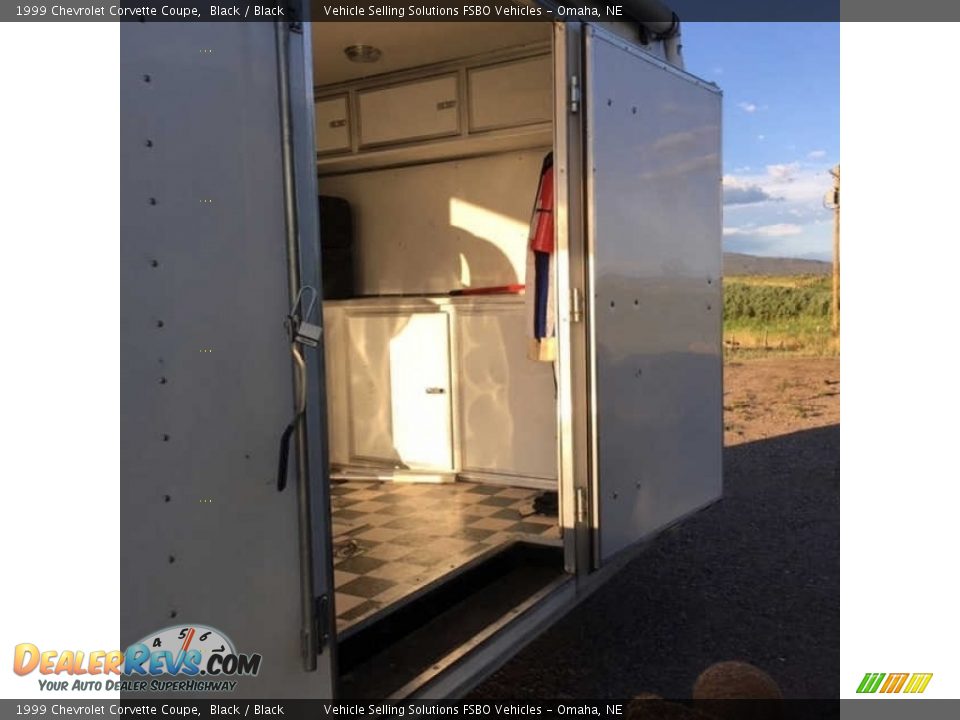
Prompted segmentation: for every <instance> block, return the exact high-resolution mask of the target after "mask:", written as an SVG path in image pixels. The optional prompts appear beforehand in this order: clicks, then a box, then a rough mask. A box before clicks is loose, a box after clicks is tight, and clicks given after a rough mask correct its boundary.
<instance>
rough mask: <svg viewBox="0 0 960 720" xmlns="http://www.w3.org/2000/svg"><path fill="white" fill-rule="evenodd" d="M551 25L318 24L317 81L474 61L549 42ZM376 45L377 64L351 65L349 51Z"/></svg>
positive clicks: (315, 33) (315, 32)
mask: <svg viewBox="0 0 960 720" xmlns="http://www.w3.org/2000/svg"><path fill="white" fill-rule="evenodd" d="M551 25H552V23H547V22H544V23H541V22H505V23H504V22H501V23H496V22H490V23H486V22H469V23H466V22H464V23H461V22H403V23H398V22H315V23H313V26H312V27H313V79H314V83H316V84H317V85H330V84H332V83H337V82H343V81H344V80H355V79H357V78H362V77H368V76H371V75H381V74H383V73H388V72H393V71H395V70H402V69H404V68H410V67H418V66H420V65H429V64H431V63H436V62H443V61H446V60H452V59H456V58H462V57H469V56H471V55H477V54H480V53H485V52H490V51H493V50H500V49H503V48H509V47H516V46H519V45H528V44H530V43H535V42H543V41H546V40H549V38H550V31H551ZM350 45H372V46H374V47H375V48H377V49H379V50H380V52H381V53H382V54H381V57H380V59H379V60H378V61H377V62H374V63H356V62H351V61H350V60H348V59H347V56H346V54H344V48H347V47H349V46H350Z"/></svg>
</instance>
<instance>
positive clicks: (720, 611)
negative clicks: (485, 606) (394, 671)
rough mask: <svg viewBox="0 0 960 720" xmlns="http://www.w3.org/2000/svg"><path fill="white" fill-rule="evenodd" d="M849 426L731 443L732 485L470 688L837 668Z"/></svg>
mask: <svg viewBox="0 0 960 720" xmlns="http://www.w3.org/2000/svg"><path fill="white" fill-rule="evenodd" d="M839 485H840V426H839V425H833V426H829V427H823V428H817V429H813V430H805V431H802V432H797V433H792V434H789V435H781V436H779V437H775V438H770V439H766V440H760V441H757V442H751V443H744V444H742V445H736V446H733V447H728V448H726V450H725V455H724V499H723V500H722V501H721V502H719V503H717V504H716V505H713V506H712V507H710V508H708V509H706V510H704V511H702V512H700V513H699V514H697V515H695V516H693V517H691V518H689V519H688V520H687V521H685V522H684V523H682V524H681V525H679V526H678V527H676V528H673V529H671V530H669V531H667V532H666V533H664V534H663V535H662V536H660V537H659V538H657V539H656V540H654V541H653V542H652V543H651V544H650V545H649V546H648V547H647V548H646V549H645V550H644V551H643V552H642V553H641V555H640V556H639V557H637V558H636V559H635V560H634V561H632V562H631V563H630V564H629V565H627V566H626V567H625V568H624V569H623V570H621V571H620V572H619V573H618V574H617V575H615V576H614V577H613V578H612V579H611V580H610V581H609V582H607V583H606V584H605V585H604V586H603V587H602V588H601V589H599V590H598V591H597V592H596V593H595V594H594V595H592V596H591V597H590V598H588V599H587V600H586V601H584V602H583V603H582V604H581V605H580V606H578V607H577V608H575V609H574V610H573V611H572V612H570V613H569V614H568V615H567V616H566V617H564V618H563V619H562V620H560V621H559V622H558V623H557V624H555V625H554V626H553V627H552V628H551V629H550V630H549V631H547V632H546V633H544V634H543V635H542V636H540V637H539V638H538V639H537V640H535V641H534V642H533V643H531V644H530V645H529V646H527V648H525V649H524V650H523V651H522V652H521V653H519V654H518V655H517V656H516V657H514V658H513V659H512V660H511V661H510V662H509V663H508V664H507V665H505V666H504V667H503V668H502V669H501V670H499V671H498V672H497V673H495V674H494V675H493V676H491V677H490V678H489V679H488V680H486V681H485V682H484V683H483V684H482V685H481V686H480V687H478V688H477V689H476V690H475V691H474V692H473V694H472V697H475V698H481V699H482V698H489V699H495V698H502V699H507V698H531V699H532V698H611V699H612V698H621V699H622V698H629V697H632V696H634V695H636V694H638V693H640V692H653V693H657V694H659V695H662V696H664V697H670V698H677V699H680V698H688V697H690V693H691V689H692V687H693V682H694V680H695V679H696V677H697V675H698V674H699V673H700V672H701V671H702V670H704V669H705V668H706V667H707V666H709V665H710V664H711V663H714V662H716V661H719V660H746V661H748V662H751V663H753V664H754V665H757V666H758V667H760V668H763V669H764V670H766V671H767V672H768V673H770V674H771V675H772V676H773V678H774V679H775V680H776V681H777V682H778V683H779V684H780V687H781V688H782V690H783V693H784V696H785V697H790V698H830V697H836V696H837V694H838V688H837V677H838V676H839V674H840V495H839Z"/></svg>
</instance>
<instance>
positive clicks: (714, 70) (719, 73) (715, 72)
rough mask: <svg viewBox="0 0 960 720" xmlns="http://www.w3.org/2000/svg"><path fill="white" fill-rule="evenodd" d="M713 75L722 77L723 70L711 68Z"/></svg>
mask: <svg viewBox="0 0 960 720" xmlns="http://www.w3.org/2000/svg"><path fill="white" fill-rule="evenodd" d="M713 74H714V75H723V68H722V67H719V66H718V67H715V68H713Z"/></svg>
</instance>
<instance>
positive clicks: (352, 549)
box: [331, 480, 560, 630]
mask: <svg viewBox="0 0 960 720" xmlns="http://www.w3.org/2000/svg"><path fill="white" fill-rule="evenodd" d="M541 494H542V493H541V491H538V490H530V489H525V488H513V487H505V486H495V485H481V484H478V483H469V482H456V483H443V484H421V483H409V482H407V483H405V482H369V481H356V480H339V481H337V480H335V481H333V484H332V487H331V503H332V506H333V531H334V583H335V585H336V611H337V629H338V630H344V629H346V628H347V627H349V626H351V625H353V624H355V623H357V622H359V621H361V620H363V619H365V618H367V617H369V616H370V615H372V614H373V613H375V612H377V611H378V610H380V609H381V608H383V607H385V606H386V605H389V604H390V603H393V602H395V601H397V600H399V599H400V598H403V597H405V596H407V595H409V594H411V593H413V592H415V591H416V590H417V589H418V588H421V587H423V586H424V585H427V584H428V583H430V582H432V581H433V580H435V579H437V578H438V577H440V576H441V575H444V574H446V573H448V572H450V571H451V570H453V569H455V568H457V567H460V566H461V565H463V564H465V563H466V562H468V561H470V560H471V559H473V558H475V557H477V556H478V555H480V554H482V553H484V552H486V551H487V550H490V549H491V548H494V547H496V546H497V545H500V544H503V543H506V542H509V541H511V540H514V539H516V538H517V537H518V536H527V537H529V536H535V537H536V538H538V539H540V540H553V541H559V538H560V531H559V527H558V524H557V517H556V515H555V514H553V515H544V514H537V513H536V512H535V511H534V507H533V501H534V498H536V497H537V496H538V495H541Z"/></svg>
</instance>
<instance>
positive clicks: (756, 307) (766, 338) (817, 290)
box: [723, 275, 840, 357]
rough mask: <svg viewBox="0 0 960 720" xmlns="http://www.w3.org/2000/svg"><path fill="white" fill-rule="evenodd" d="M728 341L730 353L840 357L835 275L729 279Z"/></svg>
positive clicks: (726, 306)
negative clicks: (834, 322)
mask: <svg viewBox="0 0 960 720" xmlns="http://www.w3.org/2000/svg"><path fill="white" fill-rule="evenodd" d="M723 284H724V287H723V325H724V327H723V339H724V349H725V352H726V354H727V355H728V356H737V357H744V356H746V357H754V356H758V355H768V354H773V353H776V354H791V355H813V356H835V355H838V354H839V350H840V345H839V341H838V339H837V338H836V337H834V335H833V332H832V331H831V328H830V298H831V278H830V277H829V276H823V275H799V276H796V277H769V276H750V275H747V276H735V277H726V278H724V280H723Z"/></svg>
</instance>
